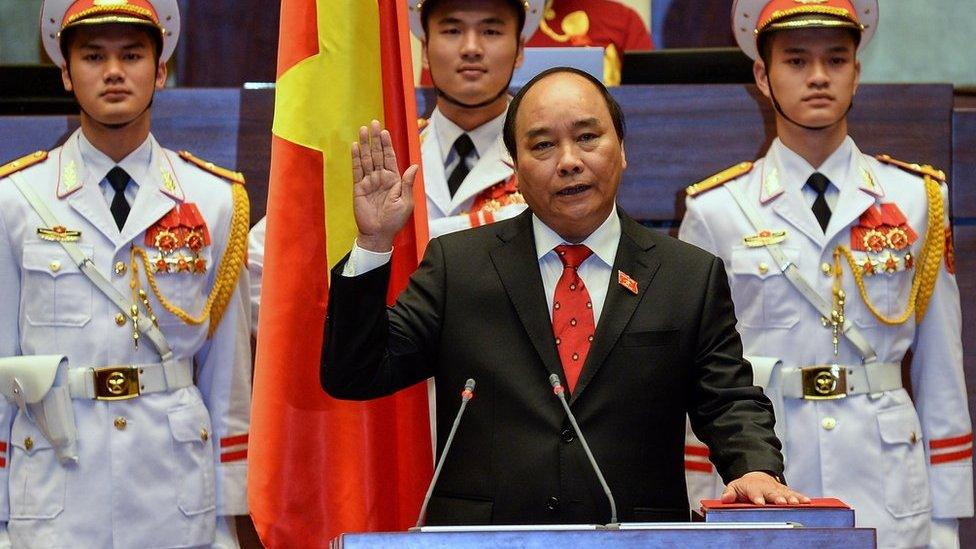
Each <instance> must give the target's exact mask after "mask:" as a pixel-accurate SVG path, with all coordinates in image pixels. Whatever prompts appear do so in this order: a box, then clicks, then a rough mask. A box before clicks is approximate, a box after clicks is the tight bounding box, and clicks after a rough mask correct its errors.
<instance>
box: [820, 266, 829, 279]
mask: <svg viewBox="0 0 976 549" xmlns="http://www.w3.org/2000/svg"><path fill="white" fill-rule="evenodd" d="M830 270H831V267H830V263H821V264H820V272H822V273H823V274H824V276H830Z"/></svg>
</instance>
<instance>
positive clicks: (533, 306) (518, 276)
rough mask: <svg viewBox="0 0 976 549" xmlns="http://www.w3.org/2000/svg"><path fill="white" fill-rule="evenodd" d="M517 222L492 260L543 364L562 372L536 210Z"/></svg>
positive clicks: (524, 214)
mask: <svg viewBox="0 0 976 549" xmlns="http://www.w3.org/2000/svg"><path fill="white" fill-rule="evenodd" d="M517 221H518V222H517V223H514V224H512V225H510V226H509V227H507V228H506V230H505V231H503V232H502V233H500V234H499V235H498V237H499V238H500V239H501V240H502V242H503V244H502V245H501V246H499V247H497V248H495V249H493V250H492V251H491V261H492V263H493V264H494V266H495V270H496V271H497V272H498V277H499V278H500V279H501V281H502V286H504V288H505V292H506V293H507V294H508V298H509V300H511V302H512V306H513V307H515V312H516V314H517V315H518V318H519V321H520V322H521V323H522V326H523V327H524V328H525V331H526V333H528V335H529V339H530V340H531V341H532V345H533V347H535V350H536V352H537V353H538V354H539V357H540V358H541V359H542V362H543V364H544V365H545V366H546V368H547V369H548V370H550V371H551V372H554V373H559V374H560V375H562V367H561V363H560V361H559V355H558V354H557V353H556V342H555V338H554V337H553V335H552V321H551V320H550V319H549V305H548V304H547V303H546V294H545V290H544V289H543V287H542V275H541V274H540V273H539V260H538V258H537V257H536V249H535V239H534V237H533V235H532V213H531V212H529V211H525V212H523V213H522V214H521V215H520V216H519V217H518V219H517Z"/></svg>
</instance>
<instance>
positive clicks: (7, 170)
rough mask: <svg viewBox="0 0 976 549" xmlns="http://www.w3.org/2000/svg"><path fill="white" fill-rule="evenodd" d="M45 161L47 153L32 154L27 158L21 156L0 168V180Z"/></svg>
mask: <svg viewBox="0 0 976 549" xmlns="http://www.w3.org/2000/svg"><path fill="white" fill-rule="evenodd" d="M45 160H47V151H37V152H32V153H30V154H28V155H27V156H21V157H20V158H18V159H17V160H14V161H13V162H11V163H9V164H4V165H3V166H0V178H3V177H7V176H8V175H10V174H13V173H17V172H19V171H20V170H23V169H25V168H29V167H31V166H33V165H34V164H39V163H41V162H44V161H45Z"/></svg>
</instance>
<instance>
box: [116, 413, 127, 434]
mask: <svg viewBox="0 0 976 549" xmlns="http://www.w3.org/2000/svg"><path fill="white" fill-rule="evenodd" d="M114 423H115V428H116V429H118V430H119V431H124V430H125V426H126V425H128V424H129V422H128V421H126V420H125V418H124V417H122V416H119V417H117V418H115V422H114Z"/></svg>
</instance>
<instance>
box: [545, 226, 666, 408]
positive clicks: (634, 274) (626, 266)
mask: <svg viewBox="0 0 976 549" xmlns="http://www.w3.org/2000/svg"><path fill="white" fill-rule="evenodd" d="M653 248H654V241H653V240H652V239H651V237H650V236H649V235H648V234H647V233H646V232H645V230H644V229H643V228H642V227H641V226H640V225H638V223H637V222H636V221H634V220H633V219H631V218H630V217H629V216H628V215H626V214H625V213H623V212H620V244H619V245H618V247H617V255H616V258H615V259H614V265H613V270H612V271H611V273H610V286H609V288H607V300H606V302H605V303H604V304H603V312H602V313H601V315H600V322H599V324H597V327H596V334H595V335H594V337H593V346H592V347H590V352H589V354H588V355H587V357H586V363H585V364H584V365H583V371H582V372H581V373H580V378H579V381H578V382H577V384H576V390H575V391H573V394H572V398H571V399H570V403H573V402H575V401H576V400H577V399H578V398H579V397H580V395H581V394H582V393H583V391H585V390H586V386H587V385H588V384H589V383H590V380H592V379H593V378H594V377H595V376H596V373H597V372H598V371H599V370H600V367H601V366H602V365H603V363H604V362H605V361H606V359H607V356H608V355H609V354H610V351H612V350H613V348H614V346H616V344H617V340H618V339H619V338H620V334H622V333H623V331H624V328H626V327H627V324H628V323H629V322H630V319H631V317H633V316H634V311H636V310H637V306H638V305H639V304H640V302H641V301H642V300H643V299H644V294H645V293H646V292H647V289H648V287H650V283H651V280H653V278H654V275H655V273H657V270H658V269H659V268H660V267H661V261H660V259H659V258H658V257H657V254H656V253H655V252H654V250H653ZM620 272H623V273H624V274H626V275H627V276H629V277H630V278H632V279H634V280H636V281H637V291H638V293H637V294H636V295H634V293H632V292H631V291H630V290H628V289H627V288H625V287H624V286H623V285H621V284H620V283H619V282H618V276H619V273H620ZM557 360H558V357H557Z"/></svg>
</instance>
